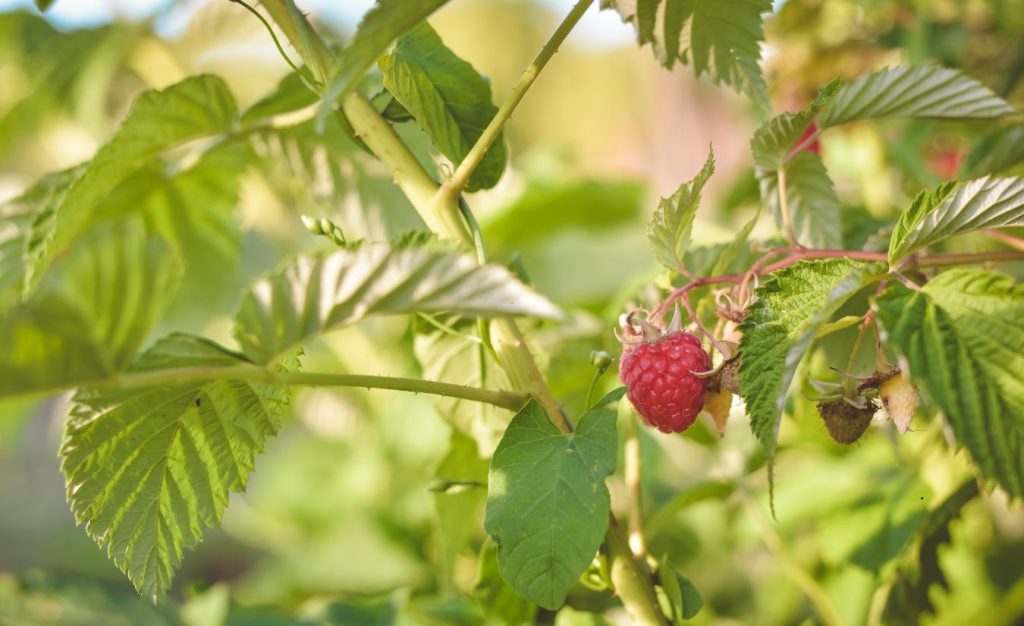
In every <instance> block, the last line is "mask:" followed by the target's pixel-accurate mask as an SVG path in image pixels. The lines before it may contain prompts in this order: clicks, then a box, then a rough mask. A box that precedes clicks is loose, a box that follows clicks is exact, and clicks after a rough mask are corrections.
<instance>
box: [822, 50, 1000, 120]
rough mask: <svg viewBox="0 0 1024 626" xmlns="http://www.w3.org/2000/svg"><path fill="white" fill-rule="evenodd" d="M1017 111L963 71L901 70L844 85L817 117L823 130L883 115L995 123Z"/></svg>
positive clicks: (859, 79) (879, 72)
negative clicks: (985, 120)
mask: <svg viewBox="0 0 1024 626" xmlns="http://www.w3.org/2000/svg"><path fill="white" fill-rule="evenodd" d="M1013 112H1014V109H1013V107H1012V106H1010V105H1009V104H1008V103H1007V102H1006V101H1005V100H1003V99H1002V98H1000V97H999V96H997V95H996V94H995V93H993V92H992V90H991V89H989V88H988V87H985V86H984V85H982V84H981V83H979V82H978V81H976V80H974V79H973V78H971V77H969V76H967V75H965V74H963V73H962V72H960V71H958V70H953V69H948V68H944V67H937V66H934V65H922V66H915V67H911V66H901V67H892V68H888V69H884V70H881V71H878V72H874V73H871V74H865V75H864V76H861V77H860V78H858V79H857V80H855V81H853V82H852V83H850V84H848V85H845V86H844V87H843V88H842V89H840V90H839V93H838V94H836V97H835V99H834V100H833V101H832V102H831V103H830V104H829V105H828V106H826V107H825V110H824V111H822V113H821V115H820V116H818V125H819V126H820V127H821V128H829V127H831V126H838V125H839V124H845V123H847V122H851V121H853V120H861V119H877V118H883V117H927V118H940V119H963V120H969V119H993V118H997V117H1002V116H1004V115H1010V114H1011V113H1013Z"/></svg>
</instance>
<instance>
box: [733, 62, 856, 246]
mask: <svg viewBox="0 0 1024 626" xmlns="http://www.w3.org/2000/svg"><path fill="white" fill-rule="evenodd" d="M838 88H839V83H838V81H837V80H834V81H832V82H831V83H829V84H828V85H826V86H825V87H824V88H822V90H821V92H820V93H819V94H818V97H817V98H816V99H815V100H814V101H813V102H812V103H811V104H810V106H809V107H808V108H807V109H806V110H804V111H798V112H795V113H782V114H781V115H777V116H775V117H773V118H771V119H769V120H767V121H766V122H765V123H764V124H762V125H761V126H760V128H758V129H757V131H756V132H755V133H754V136H753V138H752V139H751V141H750V149H751V152H752V153H753V155H754V176H755V177H756V178H757V182H758V186H759V187H760V190H761V200H762V202H763V203H764V205H765V206H766V207H768V212H769V213H771V215H772V217H774V218H775V223H776V224H777V225H778V226H779V228H784V226H785V219H784V216H783V211H782V200H781V198H780V196H779V172H780V170H784V172H785V179H786V190H785V191H786V209H787V212H788V214H789V218H790V222H791V223H792V225H793V232H794V235H795V236H796V240H797V242H799V243H801V244H803V245H805V246H810V247H815V248H837V247H841V245H842V219H841V215H840V207H839V198H837V197H836V192H835V189H834V187H833V185H832V179H831V178H829V175H828V172H827V171H826V170H825V164H824V163H823V162H822V161H821V158H820V157H819V156H818V155H817V154H814V153H811V152H808V151H806V150H804V151H800V152H797V153H794V152H793V149H794V148H795V147H796V145H797V142H798V141H799V139H800V136H801V135H802V134H803V133H804V131H805V130H807V128H808V127H809V126H810V124H811V123H812V122H813V121H814V118H815V115H817V114H818V112H819V111H820V110H821V108H822V107H824V106H826V105H827V104H828V103H829V102H830V101H831V99H832V98H833V97H834V96H835V93H836V91H837V90H838Z"/></svg>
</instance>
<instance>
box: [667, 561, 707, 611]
mask: <svg viewBox="0 0 1024 626" xmlns="http://www.w3.org/2000/svg"><path fill="white" fill-rule="evenodd" d="M658 580H659V581H660V582H661V590H662V592H663V593H664V603H663V606H662V610H663V612H664V613H665V614H666V615H668V616H669V618H670V619H671V620H672V624H673V626H682V624H683V622H684V621H685V620H688V619H693V618H694V617H696V615H697V613H700V610H701V609H702V608H704V598H702V597H701V595H700V592H699V591H697V588H696V587H694V586H693V583H692V582H690V580H689V579H688V578H686V577H685V576H682V575H680V574H678V573H677V572H676V571H675V569H674V568H673V567H672V563H671V562H670V561H669V558H668V555H667V554H666V555H665V556H663V557H662V558H661V561H659V563H658ZM664 604H667V605H668V606H667V607H665V606H664ZM666 608H667V609H668V610H665V609H666Z"/></svg>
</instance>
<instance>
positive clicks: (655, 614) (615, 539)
mask: <svg viewBox="0 0 1024 626" xmlns="http://www.w3.org/2000/svg"><path fill="white" fill-rule="evenodd" d="M604 543H605V547H606V548H607V549H608V560H609V561H610V563H611V577H612V584H613V585H615V593H617V594H618V595H619V598H621V599H622V604H623V606H625V607H626V611H627V612H628V613H629V615H630V616H631V617H632V618H633V620H634V621H635V622H636V623H637V624H640V625H642V626H667V624H668V620H666V619H665V615H664V613H662V612H661V606H660V605H659V604H658V597H657V595H655V592H654V585H653V584H652V583H651V578H652V577H651V571H650V569H649V568H648V567H647V563H646V562H645V561H642V560H640V559H637V558H636V557H635V556H634V555H633V552H632V551H631V550H630V549H629V543H628V540H627V539H626V533H625V532H623V530H622V527H621V526H619V523H618V522H617V521H616V520H615V517H614V516H612V515H609V516H608V532H607V533H605V536H604Z"/></svg>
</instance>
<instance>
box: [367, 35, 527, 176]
mask: <svg viewBox="0 0 1024 626" xmlns="http://www.w3.org/2000/svg"><path fill="white" fill-rule="evenodd" d="M378 64H379V65H380V68H381V71H382V72H383V73H384V86H385V87H386V88H387V90H388V91H389V92H391V94H392V95H393V96H394V97H395V99H396V100H398V102H400V103H402V106H403V107H404V108H405V109H406V110H407V111H409V112H410V113H412V116H413V117H414V118H416V121H417V122H418V123H419V125H420V128H422V129H423V131H424V132H425V133H426V134H427V136H428V137H430V139H431V141H433V142H434V146H436V147H437V149H438V150H439V151H440V152H441V153H442V154H444V155H445V156H446V157H448V159H449V160H450V161H451V162H452V163H453V164H454V165H458V164H459V163H461V162H462V160H463V159H464V158H465V157H466V154H467V153H468V152H469V150H470V148H472V147H473V144H474V143H476V140H477V139H479V138H480V135H481V133H483V130H484V128H486V127H487V124H488V123H489V122H490V121H491V119H492V118H493V117H494V115H495V114H496V113H497V112H498V107H496V106H494V103H493V102H492V101H491V86H490V85H489V84H488V82H487V81H486V80H484V78H483V76H481V75H480V74H479V73H478V72H477V71H476V70H475V69H473V66H472V65H470V64H469V63H467V62H466V61H463V60H462V59H460V58H459V57H458V56H456V55H455V53H453V52H452V51H451V50H449V49H448V48H447V47H446V46H445V45H444V43H443V42H442V41H441V38H440V37H439V36H438V35H437V33H436V32H435V31H434V29H433V28H431V27H430V25H429V24H426V23H424V24H420V25H419V26H417V27H416V28H415V29H413V30H412V31H410V32H409V33H408V34H406V35H403V36H402V37H401V38H399V39H398V41H397V42H396V43H395V49H394V51H393V52H392V53H391V54H389V55H387V56H384V57H381V59H380V60H379V61H378ZM507 158H508V157H507V152H506V149H505V140H504V136H503V135H499V136H498V139H497V140H496V141H495V142H494V145H492V146H491V148H490V149H489V150H488V151H487V154H485V155H484V158H483V160H482V161H480V164H479V166H477V168H476V170H474V171H473V174H472V176H470V178H469V185H468V186H467V187H466V188H467V190H469V191H475V190H478V189H486V188H488V187H493V186H494V185H495V184H497V182H498V179H499V178H501V175H502V173H503V172H504V171H505V161H506V160H507Z"/></svg>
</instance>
